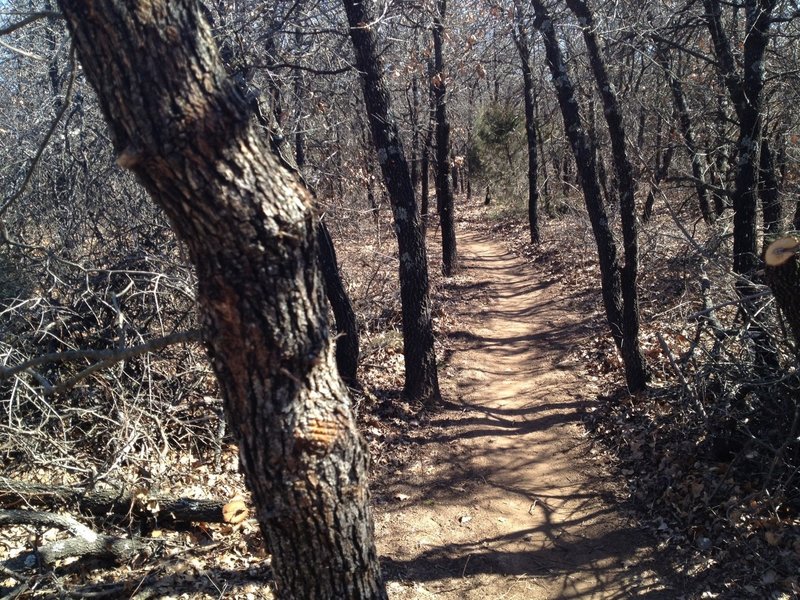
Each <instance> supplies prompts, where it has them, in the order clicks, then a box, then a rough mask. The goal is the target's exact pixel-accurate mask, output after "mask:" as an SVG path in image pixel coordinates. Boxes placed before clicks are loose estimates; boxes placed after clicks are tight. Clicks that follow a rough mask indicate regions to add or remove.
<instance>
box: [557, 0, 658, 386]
mask: <svg viewBox="0 0 800 600" xmlns="http://www.w3.org/2000/svg"><path fill="white" fill-rule="evenodd" d="M567 5H568V6H569V8H570V10H572V12H574V13H575V16H576V17H578V20H579V22H580V23H581V27H582V30H583V39H584V42H585V43H586V48H587V49H588V51H589V63H590V65H591V68H592V72H593V73H594V79H595V83H596V84H597V90H598V92H599V94H600V97H601V99H602V101H603V114H604V115H605V118H606V123H607V124H608V131H609V135H610V137H611V151H612V156H613V160H614V172H615V173H616V178H617V186H618V190H619V205H620V218H621V220H622V239H623V246H624V256H625V266H624V267H623V268H622V317H623V324H622V325H623V326H622V336H623V340H622V357H623V360H624V362H625V379H626V381H627V383H628V389H629V390H630V391H631V392H639V391H642V390H644V389H645V388H646V387H647V380H648V373H647V366H646V365H645V361H644V356H643V355H642V352H641V348H640V346H639V295H638V292H637V290H636V280H637V277H638V272H639V239H638V237H639V234H638V229H637V225H636V185H635V182H634V178H633V167H632V166H631V162H630V160H628V153H627V151H626V149H625V125H624V123H623V120H622V113H621V111H620V106H619V102H618V101H617V94H616V92H615V91H614V86H613V85H612V83H611V81H610V80H609V78H608V72H607V70H606V65H605V62H604V61H603V57H602V55H601V52H600V45H599V43H598V41H597V36H596V34H595V27H596V25H595V20H594V15H593V14H592V12H591V10H590V9H589V7H588V6H587V5H586V3H585V2H584V1H583V0H567Z"/></svg>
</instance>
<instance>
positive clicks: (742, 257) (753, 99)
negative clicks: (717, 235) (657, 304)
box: [703, 0, 776, 293]
mask: <svg viewBox="0 0 800 600" xmlns="http://www.w3.org/2000/svg"><path fill="white" fill-rule="evenodd" d="M775 1H776V0H745V3H744V6H745V13H746V25H745V29H746V31H747V32H748V33H747V36H746V37H745V40H744V56H743V59H744V60H743V62H744V64H743V71H742V73H743V75H740V74H739V72H738V70H737V67H736V60H735V58H734V56H733V52H732V51H731V45H730V41H729V39H728V37H727V36H726V34H725V31H724V28H723V26H722V9H721V3H720V0H703V6H704V8H705V14H704V19H705V21H706V26H707V27H708V30H709V33H710V34H711V39H712V41H713V46H714V54H715V56H716V59H717V65H718V68H719V69H720V73H721V75H722V77H723V79H724V81H725V85H726V87H727V88H728V93H729V94H730V97H731V100H732V101H733V105H734V108H735V110H736V116H737V117H738V118H739V140H738V142H737V149H738V156H739V160H738V166H737V170H736V185H735V189H734V192H733V210H734V215H733V270H734V271H735V272H736V273H738V274H740V275H744V276H745V277H748V276H752V274H753V273H754V272H755V270H756V268H757V266H758V253H757V251H756V247H757V246H756V245H757V241H758V236H757V231H756V208H757V204H758V187H759V186H758V182H759V179H760V177H766V178H770V179H772V178H774V175H773V176H770V175H769V174H767V173H765V172H764V171H762V172H760V170H759V167H760V165H761V160H760V158H759V154H760V145H761V137H762V134H763V122H762V114H761V104H762V97H761V92H762V90H763V88H764V53H765V50H766V47H767V39H768V31H769V27H770V22H771V13H772V10H773V8H774V7H775ZM771 163H772V160H771V159H770V160H769V161H766V164H765V165H764V166H765V167H767V168H769V166H770V165H771ZM743 286H744V288H745V289H744V290H743V291H744V292H745V293H746V292H747V290H748V289H750V286H749V285H748V284H747V283H746V282H744V283H743Z"/></svg>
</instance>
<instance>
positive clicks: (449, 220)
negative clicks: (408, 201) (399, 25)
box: [431, 0, 458, 277]
mask: <svg viewBox="0 0 800 600" xmlns="http://www.w3.org/2000/svg"><path fill="white" fill-rule="evenodd" d="M433 10H434V15H433V69H434V75H433V79H432V80H431V85H432V86H433V97H434V100H435V102H436V210H437V211H438V213H439V224H440V225H441V227H442V273H443V274H444V275H445V276H448V277H449V276H450V275H452V274H453V273H455V271H456V268H457V267H458V252H457V250H456V226H455V215H454V210H455V208H454V205H453V182H452V180H451V179H450V122H449V121H448V120H447V73H446V72H445V70H444V53H443V48H442V47H443V46H444V15H445V11H446V10H447V0H436V6H435V8H434V9H433Z"/></svg>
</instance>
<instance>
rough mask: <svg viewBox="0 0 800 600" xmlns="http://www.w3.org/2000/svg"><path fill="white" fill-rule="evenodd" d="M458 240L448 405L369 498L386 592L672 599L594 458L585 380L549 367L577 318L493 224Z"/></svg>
mask: <svg viewBox="0 0 800 600" xmlns="http://www.w3.org/2000/svg"><path fill="white" fill-rule="evenodd" d="M459 244H460V246H459V255H460V258H461V261H462V268H463V272H462V275H461V276H460V278H459V281H462V282H464V281H465V282H464V283H461V284H460V286H459V287H460V289H459V290H458V292H459V295H460V296H461V297H462V298H463V301H461V302H459V304H458V307H457V309H456V310H457V311H458V315H457V321H456V322H457V323H458V325H457V326H456V329H457V331H456V332H455V333H454V334H453V337H454V338H455V351H454V353H453V355H452V356H451V357H450V358H449V359H448V361H447V366H446V368H445V369H444V370H443V371H444V372H443V373H442V375H441V379H442V380H443V381H444V382H446V386H450V387H449V388H448V387H446V388H445V389H446V395H447V397H448V398H449V399H451V401H452V402H451V403H449V404H448V407H447V410H445V411H443V412H441V413H438V414H437V415H436V416H435V417H434V418H433V420H432V422H431V423H430V424H426V425H423V427H422V428H421V431H420V433H419V434H418V435H416V434H414V438H415V440H414V441H415V442H417V443H418V444H419V446H418V447H415V453H416V455H415V459H414V460H413V461H411V463H410V464H409V465H408V466H407V468H406V469H405V470H404V471H401V472H399V473H397V477H396V479H394V480H393V481H390V482H388V483H386V482H384V483H383V484H382V485H381V486H379V487H378V493H377V494H376V498H377V507H376V509H377V510H376V512H377V516H376V521H377V523H376V525H377V535H378V544H379V551H380V553H381V556H382V557H383V558H382V560H383V564H384V570H385V573H386V575H387V579H388V586H389V595H390V598H392V599H393V600H399V599H412V598H414V599H416V598H444V599H453V600H455V599H462V598H463V599H470V598H480V599H481V600H494V599H496V598H497V599H500V598H506V599H515V598H519V599H522V598H525V599H534V600H535V599H540V598H675V597H676V594H675V591H672V592H670V591H668V588H667V586H665V585H664V584H663V583H661V581H660V580H659V577H658V576H657V575H656V571H657V570H658V556H657V551H655V550H654V549H653V548H652V544H653V541H652V539H651V538H650V537H649V536H647V535H646V534H645V533H644V532H642V531H641V530H638V529H637V528H636V527H635V525H634V524H632V522H631V521H630V519H628V518H626V516H625V515H624V514H623V513H622V511H621V509H620V507H619V505H618V504H617V503H616V501H615V494H614V485H615V483H614V482H613V481H612V480H611V479H610V478H609V476H608V474H607V473H605V472H603V470H602V468H601V466H600V465H599V464H597V462H596V461H592V459H591V458H590V456H589V449H590V442H589V441H588V440H587V439H586V437H585V436H584V435H583V430H582V428H581V426H580V422H579V421H580V415H579V410H580V409H581V407H585V406H586V404H587V402H588V401H587V400H585V399H582V396H581V394H584V395H585V394H586V382H585V381H581V380H580V379H579V378H578V376H577V375H576V374H575V373H572V372H570V371H569V370H565V369H559V368H558V367H557V366H556V365H559V364H560V363H562V361H563V360H564V358H565V356H566V354H567V353H568V352H569V350H570V349H571V348H572V347H574V346H575V345H576V344H578V343H579V342H580V340H581V338H582V337H585V336H586V332H585V325H584V324H583V322H582V319H583V316H582V315H579V314H571V313H570V312H568V310H567V309H566V308H565V306H566V305H567V303H566V302H565V299H564V297H563V290H562V289H561V288H560V286H559V285H558V284H557V283H556V282H553V281H542V279H541V277H542V276H541V275H540V274H538V273H537V272H536V270H535V269H534V268H533V267H532V266H530V265H528V264H525V263H524V262H523V261H521V260H519V259H518V258H516V257H515V256H514V255H512V254H511V253H510V252H507V251H506V250H505V248H504V247H503V245H502V243H500V242H498V241H494V240H492V239H491V238H490V236H489V235H488V234H486V233H477V232H474V231H466V232H463V233H461V234H460V238H459ZM562 366H563V365H562Z"/></svg>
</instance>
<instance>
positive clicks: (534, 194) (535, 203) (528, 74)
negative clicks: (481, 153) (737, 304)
mask: <svg viewBox="0 0 800 600" xmlns="http://www.w3.org/2000/svg"><path fill="white" fill-rule="evenodd" d="M522 19H523V11H522V0H514V31H513V35H514V43H515V45H516V46H517V52H519V58H520V65H521V67H522V82H523V83H522V85H523V96H524V98H525V136H526V140H527V142H528V226H529V228H530V234H531V243H532V244H538V243H539V242H540V241H541V232H540V231H539V181H538V177H539V161H538V155H537V140H536V129H537V127H536V112H535V107H534V102H535V100H534V89H533V73H532V71H531V65H530V60H531V51H530V46H529V44H528V32H527V30H526V29H525V27H524V25H523V22H522Z"/></svg>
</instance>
